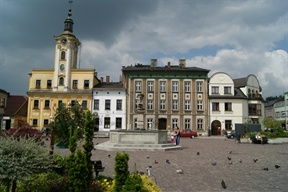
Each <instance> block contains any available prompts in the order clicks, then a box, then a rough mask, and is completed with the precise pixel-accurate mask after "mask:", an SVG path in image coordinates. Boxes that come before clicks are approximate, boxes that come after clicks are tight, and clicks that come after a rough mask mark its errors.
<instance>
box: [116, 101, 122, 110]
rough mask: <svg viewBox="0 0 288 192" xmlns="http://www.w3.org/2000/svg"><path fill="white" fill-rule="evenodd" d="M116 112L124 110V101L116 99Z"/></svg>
mask: <svg viewBox="0 0 288 192" xmlns="http://www.w3.org/2000/svg"><path fill="white" fill-rule="evenodd" d="M116 110H117V111H121V110H122V99H116Z"/></svg>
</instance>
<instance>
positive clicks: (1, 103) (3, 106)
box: [0, 98, 5, 108]
mask: <svg viewBox="0 0 288 192" xmlns="http://www.w3.org/2000/svg"><path fill="white" fill-rule="evenodd" d="M0 107H1V108H5V98H0Z"/></svg>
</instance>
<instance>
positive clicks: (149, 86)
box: [147, 81, 154, 92]
mask: <svg viewBox="0 0 288 192" xmlns="http://www.w3.org/2000/svg"><path fill="white" fill-rule="evenodd" d="M147 91H148V92H154V81H147Z"/></svg>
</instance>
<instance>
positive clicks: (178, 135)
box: [175, 126, 180, 145]
mask: <svg viewBox="0 0 288 192" xmlns="http://www.w3.org/2000/svg"><path fill="white" fill-rule="evenodd" d="M175 136H176V138H175V140H176V145H179V144H180V129H179V127H178V126H177V129H176V131H175Z"/></svg>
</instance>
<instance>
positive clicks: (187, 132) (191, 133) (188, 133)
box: [180, 129, 198, 139]
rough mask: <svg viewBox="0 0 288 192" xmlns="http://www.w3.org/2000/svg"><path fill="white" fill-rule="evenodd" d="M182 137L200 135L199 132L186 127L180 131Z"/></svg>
mask: <svg viewBox="0 0 288 192" xmlns="http://www.w3.org/2000/svg"><path fill="white" fill-rule="evenodd" d="M180 137H190V138H191V139H192V138H195V137H198V133H197V132H195V131H192V130H191V129H185V130H183V131H181V132H180Z"/></svg>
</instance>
